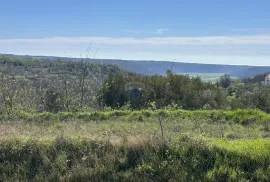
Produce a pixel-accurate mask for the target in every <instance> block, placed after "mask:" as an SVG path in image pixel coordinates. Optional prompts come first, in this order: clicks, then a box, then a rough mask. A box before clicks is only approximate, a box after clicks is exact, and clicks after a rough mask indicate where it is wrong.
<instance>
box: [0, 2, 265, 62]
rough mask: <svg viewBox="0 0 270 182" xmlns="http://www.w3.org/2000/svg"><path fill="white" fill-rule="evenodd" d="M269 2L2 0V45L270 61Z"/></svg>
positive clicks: (117, 55)
mask: <svg viewBox="0 0 270 182" xmlns="http://www.w3.org/2000/svg"><path fill="white" fill-rule="evenodd" d="M269 7H270V1H269V0H226V1H225V0H203V1H201V0H136V1H135V0H133V1H131V0H76V1H74V0H72V1H69V0H65V1H62V0H57V1H56V0H43V1H41V0H24V1H21V0H9V1H5V0H3V1H1V3H0V53H8V54H23V55H25V54H27V55H45V56H61V57H64V56H68V57H90V58H92V57H94V55H95V54H96V58H108V59H127V60H157V61H179V62H193V63H194V62H196V63H216V64H239V65H240V64H245V65H270V11H269ZM89 48H90V50H89ZM87 50H89V51H87Z"/></svg>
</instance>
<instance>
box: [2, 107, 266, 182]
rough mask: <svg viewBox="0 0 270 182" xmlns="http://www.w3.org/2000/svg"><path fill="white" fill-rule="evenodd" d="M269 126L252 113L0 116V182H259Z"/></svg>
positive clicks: (263, 176)
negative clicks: (162, 133)
mask: <svg viewBox="0 0 270 182" xmlns="http://www.w3.org/2000/svg"><path fill="white" fill-rule="evenodd" d="M160 122H161V125H162V127H163V132H164V136H163V137H162V135H161V128H160ZM269 122H270V115H268V114H266V113H263V112H261V111H258V110H236V111H221V110H209V111H203V110H200V111H183V110H171V111H164V110H159V111H150V110H143V111H133V112H131V111H104V112H81V113H68V112H66V113H58V114H52V113H41V114H37V113H24V112H18V113H16V114H14V115H9V116H4V115H2V116H1V124H0V181H267V180H268V179H270V173H269V171H270V165H269V164H270V140H269V136H270V124H269Z"/></svg>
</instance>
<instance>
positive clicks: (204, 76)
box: [182, 73, 237, 83]
mask: <svg viewBox="0 0 270 182" xmlns="http://www.w3.org/2000/svg"><path fill="white" fill-rule="evenodd" d="M182 74H184V75H189V76H190V77H197V76H198V77H200V78H201V80H202V81H204V82H211V83H216V82H217V81H219V79H220V77H221V76H223V75H224V74H225V73H182ZM231 78H232V79H236V78H237V77H231Z"/></svg>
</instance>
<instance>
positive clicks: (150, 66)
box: [9, 55, 270, 78]
mask: <svg viewBox="0 0 270 182" xmlns="http://www.w3.org/2000/svg"><path fill="white" fill-rule="evenodd" d="M9 56H12V57H28V58H35V59H42V60H44V59H45V60H51V61H56V60H58V59H59V57H51V56H28V55H27V56H19V55H9ZM66 59H67V60H73V61H79V60H80V59H78V58H66ZM61 60H63V58H61ZM92 62H102V63H106V64H115V65H118V66H120V67H121V68H124V69H126V70H128V71H130V72H134V73H138V74H145V75H149V74H160V75H164V74H165V73H166V71H167V70H168V69H171V67H172V69H173V72H174V73H179V74H180V73H185V74H186V73H229V74H230V75H231V76H234V77H240V78H244V77H249V76H255V75H258V74H261V73H266V72H269V71H270V66H247V65H220V64H198V63H184V62H174V63H172V62H168V61H132V60H129V61H128V60H116V59H94V60H92Z"/></svg>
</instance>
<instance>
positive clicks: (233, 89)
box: [0, 57, 270, 113]
mask: <svg viewBox="0 0 270 182" xmlns="http://www.w3.org/2000/svg"><path fill="white" fill-rule="evenodd" d="M0 65H1V67H0V71H1V77H0V112H1V113H12V112H14V111H17V110H25V111H36V112H44V111H48V112H59V111H82V110H89V109H106V108H112V109H124V108H129V109H149V108H165V107H166V108H181V109H187V110H196V109H237V108H257V109H261V110H263V111H266V112H270V90H269V88H268V87H266V86H263V85H260V83H259V82H248V83H247V82H245V81H244V80H240V79H237V80H232V79H231V78H230V75H228V74H225V75H224V76H222V77H221V78H220V79H219V80H218V81H217V83H215V84H213V83H210V82H209V83H207V82H203V81H202V80H201V79H200V77H193V78H190V77H189V76H187V75H181V74H174V73H173V72H172V71H168V72H167V74H166V75H165V76H160V75H151V76H145V75H138V74H135V73H130V72H127V71H125V70H123V69H120V68H119V67H117V66H114V65H108V64H102V63H91V60H87V59H85V60H81V61H79V62H71V61H68V60H65V61H62V60H58V61H47V60H42V61H36V60H28V59H14V58H13V59H11V58H7V57H1V58H0Z"/></svg>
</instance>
